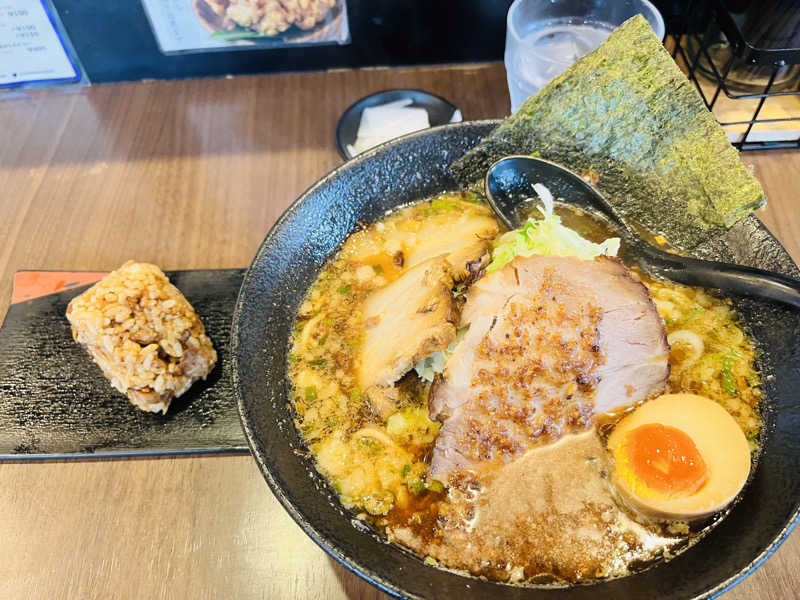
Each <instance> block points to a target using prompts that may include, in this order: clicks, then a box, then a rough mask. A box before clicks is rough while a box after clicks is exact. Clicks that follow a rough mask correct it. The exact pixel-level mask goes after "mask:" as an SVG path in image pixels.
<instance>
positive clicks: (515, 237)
mask: <svg viewBox="0 0 800 600" xmlns="http://www.w3.org/2000/svg"><path fill="white" fill-rule="evenodd" d="M533 189H534V190H535V191H536V194H537V195H538V196H539V199H540V200H541V201H542V206H538V207H537V208H538V209H539V212H540V213H542V217H543V218H541V219H538V220H537V219H528V220H527V221H526V222H525V225H523V226H522V228H521V229H515V230H513V231H509V232H508V233H504V234H503V235H501V236H500V237H499V238H498V239H497V240H495V243H494V250H493V251H492V262H491V263H490V264H489V267H488V268H487V269H486V271H487V272H488V273H491V272H492V271H496V270H497V269H499V268H501V267H502V266H504V265H505V264H507V263H509V262H511V261H512V260H513V259H514V257H516V256H533V255H535V254H538V255H543V256H575V257H577V258H580V259H581V260H591V259H593V258H594V257H596V256H616V255H617V252H618V251H619V238H609V239H607V240H605V241H604V242H602V243H600V244H595V243H594V242H590V241H589V240H587V239H586V238H584V237H581V235H580V234H578V232H576V231H573V230H572V229H570V228H569V227H566V226H564V225H562V224H561V217H559V216H558V215H556V214H554V213H553V196H552V194H551V193H550V190H548V189H547V188H546V187H545V186H544V185H542V184H541V183H537V184H535V185H534V186H533Z"/></svg>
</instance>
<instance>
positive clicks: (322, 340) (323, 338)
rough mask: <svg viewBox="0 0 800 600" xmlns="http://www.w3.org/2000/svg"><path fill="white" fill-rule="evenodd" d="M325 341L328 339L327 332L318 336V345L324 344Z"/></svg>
mask: <svg viewBox="0 0 800 600" xmlns="http://www.w3.org/2000/svg"><path fill="white" fill-rule="evenodd" d="M327 341H328V334H327V333H326V334H325V335H323V336H322V337H321V338H319V345H320V346H324V345H325V342H327Z"/></svg>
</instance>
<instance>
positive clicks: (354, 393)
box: [350, 388, 361, 402]
mask: <svg viewBox="0 0 800 600" xmlns="http://www.w3.org/2000/svg"><path fill="white" fill-rule="evenodd" d="M359 398H361V390H359V389H358V388H353V389H352V390H350V402H358V400H359Z"/></svg>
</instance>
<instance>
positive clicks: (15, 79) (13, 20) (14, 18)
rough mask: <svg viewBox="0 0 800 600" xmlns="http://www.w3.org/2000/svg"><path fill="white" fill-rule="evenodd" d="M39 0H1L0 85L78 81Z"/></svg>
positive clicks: (74, 70)
mask: <svg viewBox="0 0 800 600" xmlns="http://www.w3.org/2000/svg"><path fill="white" fill-rule="evenodd" d="M79 80H80V75H79V73H78V71H77V69H76V67H75V65H74V64H73V63H72V61H71V60H70V57H69V55H68V54H67V50H66V48H65V47H64V43H63V42H62V40H61V37H60V36H59V33H58V31H57V30H56V26H55V25H54V23H53V20H52V19H51V17H50V14H49V13H48V9H47V8H46V7H45V5H44V3H43V2H42V1H41V0H0V86H15V85H21V84H24V83H36V82H38V83H43V82H64V81H75V82H77V81H79Z"/></svg>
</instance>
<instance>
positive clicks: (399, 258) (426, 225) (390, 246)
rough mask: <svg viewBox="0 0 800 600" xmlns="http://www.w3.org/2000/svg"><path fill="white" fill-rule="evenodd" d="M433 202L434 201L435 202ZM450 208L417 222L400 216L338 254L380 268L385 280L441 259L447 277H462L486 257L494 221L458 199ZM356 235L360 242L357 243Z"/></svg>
mask: <svg viewBox="0 0 800 600" xmlns="http://www.w3.org/2000/svg"><path fill="white" fill-rule="evenodd" d="M435 202H436V201H434V204H435ZM446 202H447V204H448V205H450V206H451V207H452V209H451V210H447V211H445V212H442V213H439V214H433V215H430V216H425V217H418V218H412V217H408V218H401V219H400V220H399V221H397V222H395V221H391V220H390V221H389V222H388V224H385V225H382V227H383V229H381V230H380V232H379V233H380V235H376V233H377V230H373V229H372V228H370V230H369V231H364V232H360V233H356V234H354V235H353V237H352V238H351V240H349V241H348V243H347V244H346V245H345V248H344V251H343V254H342V256H343V257H344V258H347V259H349V260H353V261H356V262H360V263H366V264H371V265H380V266H381V268H382V269H383V270H384V271H385V274H384V275H385V276H389V275H391V276H390V277H388V279H390V280H391V279H394V275H395V274H397V269H398V268H399V269H402V270H405V269H409V268H411V267H414V266H416V265H418V264H420V263H422V262H425V261H427V260H430V259H432V258H436V257H439V256H444V257H445V258H446V259H447V261H448V262H449V263H450V265H451V267H450V274H451V275H452V276H453V278H454V279H456V280H461V279H463V278H465V277H466V276H467V275H468V274H469V271H468V269H467V265H468V264H469V263H471V262H474V261H476V260H478V259H480V258H481V257H482V256H484V255H485V254H487V253H488V250H489V245H490V243H491V241H492V239H494V237H495V236H496V235H497V231H498V228H497V221H496V220H495V219H494V217H493V216H492V214H491V212H490V211H489V209H488V208H486V207H485V206H481V205H479V204H474V203H472V202H464V201H460V200H453V199H450V200H447V201H446ZM358 236H361V239H360V241H358V242H357V243H356V240H357V239H358Z"/></svg>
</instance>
